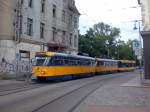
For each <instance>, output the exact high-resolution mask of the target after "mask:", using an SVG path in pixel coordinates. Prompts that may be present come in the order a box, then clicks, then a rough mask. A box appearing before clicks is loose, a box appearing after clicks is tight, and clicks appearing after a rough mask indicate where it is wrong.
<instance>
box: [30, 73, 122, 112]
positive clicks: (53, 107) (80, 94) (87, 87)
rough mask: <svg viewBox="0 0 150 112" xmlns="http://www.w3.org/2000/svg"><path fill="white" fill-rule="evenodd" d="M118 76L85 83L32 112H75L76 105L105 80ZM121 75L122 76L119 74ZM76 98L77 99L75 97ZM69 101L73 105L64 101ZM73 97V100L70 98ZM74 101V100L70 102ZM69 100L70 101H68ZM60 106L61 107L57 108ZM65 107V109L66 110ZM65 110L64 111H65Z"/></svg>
mask: <svg viewBox="0 0 150 112" xmlns="http://www.w3.org/2000/svg"><path fill="white" fill-rule="evenodd" d="M116 77H118V75H117V76H108V77H107V78H102V79H100V80H97V81H94V82H89V83H87V84H84V85H82V86H80V87H78V88H76V89H74V90H72V91H69V92H67V93H65V94H63V95H61V96H59V97H57V98H55V99H53V100H51V101H50V102H48V103H46V104H44V105H42V106H40V107H39V108H37V109H35V110H33V111H32V112H41V111H45V112H46V111H49V108H50V111H53V112H73V111H74V110H75V109H76V107H78V105H80V103H81V102H82V101H84V99H86V98H87V97H88V96H89V95H90V94H91V93H93V92H94V91H96V90H97V89H98V88H100V87H101V86H102V85H103V82H104V81H108V80H110V79H112V78H116ZM119 77H121V76H119ZM74 98H75V99H74ZM67 99H68V100H69V101H67V104H71V103H72V104H73V105H72V106H70V105H69V106H66V105H65V104H66V103H64V102H66V100H67ZM70 99H71V100H70ZM70 101H72V102H70ZM68 102H69V103H68ZM57 107H59V108H57ZM64 108H65V110H64ZM63 110H64V111H63Z"/></svg>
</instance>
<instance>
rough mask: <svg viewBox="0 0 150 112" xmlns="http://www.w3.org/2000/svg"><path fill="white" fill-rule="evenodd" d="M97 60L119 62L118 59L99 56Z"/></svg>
mask: <svg viewBox="0 0 150 112" xmlns="http://www.w3.org/2000/svg"><path fill="white" fill-rule="evenodd" d="M97 60H99V61H113V62H118V61H117V60H113V59H102V58H97Z"/></svg>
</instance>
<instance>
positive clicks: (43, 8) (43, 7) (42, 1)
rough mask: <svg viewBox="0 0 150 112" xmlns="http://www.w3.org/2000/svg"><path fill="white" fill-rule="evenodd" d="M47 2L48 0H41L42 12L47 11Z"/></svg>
mask: <svg viewBox="0 0 150 112" xmlns="http://www.w3.org/2000/svg"><path fill="white" fill-rule="evenodd" d="M45 2H46V0H41V12H42V13H44V12H45Z"/></svg>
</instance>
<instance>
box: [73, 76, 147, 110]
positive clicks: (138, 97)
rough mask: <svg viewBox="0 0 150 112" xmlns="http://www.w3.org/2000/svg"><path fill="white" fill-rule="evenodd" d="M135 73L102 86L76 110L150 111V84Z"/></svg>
mask: <svg viewBox="0 0 150 112" xmlns="http://www.w3.org/2000/svg"><path fill="white" fill-rule="evenodd" d="M131 75H132V74H131ZM134 75H136V77H134V78H126V79H123V78H119V79H115V80H114V81H111V82H110V83H109V84H105V85H104V86H102V87H100V88H99V89H98V90H96V91H95V92H94V93H93V94H91V95H90V96H89V97H88V98H87V99H86V100H85V101H83V102H82V103H81V105H80V106H79V107H78V108H77V109H76V110H75V111H74V112H150V86H147V85H143V84H141V81H140V77H139V75H137V74H134ZM128 77H130V76H128Z"/></svg>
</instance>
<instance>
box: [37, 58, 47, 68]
mask: <svg viewBox="0 0 150 112" xmlns="http://www.w3.org/2000/svg"><path fill="white" fill-rule="evenodd" d="M45 60H46V58H37V59H36V66H43V65H44V63H45Z"/></svg>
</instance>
